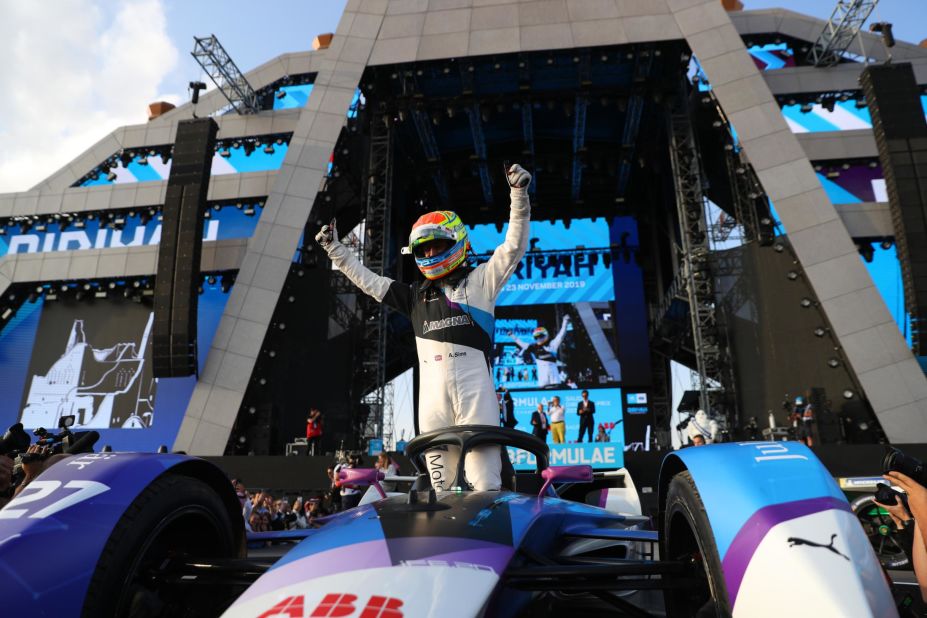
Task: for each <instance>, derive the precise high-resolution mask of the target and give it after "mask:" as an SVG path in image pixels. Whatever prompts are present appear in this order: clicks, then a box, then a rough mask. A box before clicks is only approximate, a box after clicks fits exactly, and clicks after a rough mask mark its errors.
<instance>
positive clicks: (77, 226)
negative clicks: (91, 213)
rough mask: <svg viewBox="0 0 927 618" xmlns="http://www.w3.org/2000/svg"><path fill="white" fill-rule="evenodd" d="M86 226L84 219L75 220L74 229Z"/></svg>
mask: <svg viewBox="0 0 927 618" xmlns="http://www.w3.org/2000/svg"><path fill="white" fill-rule="evenodd" d="M85 227H87V224H86V223H84V221H83V220H81V219H78V220H77V221H75V222H74V229H77V230H82V229H84V228H85Z"/></svg>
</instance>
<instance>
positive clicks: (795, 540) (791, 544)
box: [788, 534, 850, 560]
mask: <svg viewBox="0 0 927 618" xmlns="http://www.w3.org/2000/svg"><path fill="white" fill-rule="evenodd" d="M836 539H837V535H836V534H832V535H830V543H828V544H827V545H822V544H821V543H815V542H814V541H809V540H807V539H800V538H798V537H797V536H790V537H789V538H788V541H789V547H795V546H796V545H808V546H810V547H823V548H824V549H826V550H827V551H831V552H834V553H835V554H837V555H838V556H840V557H842V558H843V559H844V560H849V559H850V557H849V556H847V555H846V554H844V553H841V551H840V550H839V549H837V548H836V547H834V541H835V540H836Z"/></svg>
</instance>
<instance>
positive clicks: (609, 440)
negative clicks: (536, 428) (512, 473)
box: [510, 388, 625, 470]
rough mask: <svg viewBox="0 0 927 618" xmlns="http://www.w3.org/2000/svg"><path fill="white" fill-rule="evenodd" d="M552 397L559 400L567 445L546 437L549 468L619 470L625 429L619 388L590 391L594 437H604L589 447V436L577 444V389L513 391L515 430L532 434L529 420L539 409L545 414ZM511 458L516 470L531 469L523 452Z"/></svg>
mask: <svg viewBox="0 0 927 618" xmlns="http://www.w3.org/2000/svg"><path fill="white" fill-rule="evenodd" d="M553 397H559V398H560V405H561V406H563V409H564V412H565V415H564V422H565V424H566V442H565V443H563V444H554V443H553V435H552V434H548V435H547V444H548V446H549V447H550V457H551V465H579V464H589V465H591V466H592V467H593V468H619V467H621V466H622V465H623V457H624V444H625V437H624V425H623V421H622V409H621V389H620V388H599V389H589V399H590V400H591V401H593V402H595V409H596V412H595V416H594V417H593V420H594V428H593V436H594V437H595V436H598V435H600V433H601V434H604V437H603V439H602V441H600V442H594V443H590V442H589V440H588V436H586V437H584V439H583V440H584V441H583V442H582V443H580V442H579V418H580V417H579V415H578V414H577V413H576V411H577V406H578V405H579V402H580V401H582V396H581V391H579V390H576V389H559V390H530V391H517V392H516V391H512V399H513V401H514V403H515V418H516V420H517V421H518V424H517V425H516V426H515V428H516V429H521V430H522V431H526V432H529V433H530V432H531V430H532V425H531V416H532V413H533V412H535V411H536V410H537V407H538V405H540V406H541V408H542V409H543V410H544V411H545V412H546V411H547V410H548V408H549V404H550V402H551V400H552V399H553ZM510 451H512V452H511V454H510V457H511V459H512V463H513V465H514V466H515V469H516V470H526V469H530V468H532V467H533V466H534V458H533V457H531V456H530V455H529V454H528V453H526V452H524V451H518V450H516V449H510Z"/></svg>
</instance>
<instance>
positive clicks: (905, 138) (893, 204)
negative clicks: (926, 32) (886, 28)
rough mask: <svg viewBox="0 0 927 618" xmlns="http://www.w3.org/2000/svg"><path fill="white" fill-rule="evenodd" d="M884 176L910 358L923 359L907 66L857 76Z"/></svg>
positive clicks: (923, 232) (921, 198) (919, 145)
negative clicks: (907, 324)
mask: <svg viewBox="0 0 927 618" xmlns="http://www.w3.org/2000/svg"><path fill="white" fill-rule="evenodd" d="M860 84H861V85H862V88H863V94H864V95H865V97H866V103H867V104H868V106H869V113H870V115H871V116H872V128H873V132H874V133H875V139H876V145H877V146H878V148H879V161H880V162H881V164H882V170H883V173H884V175H885V188H886V190H887V192H888V199H889V207H890V212H891V214H892V224H893V227H894V231H895V246H896V247H897V249H898V259H899V261H900V262H901V274H902V281H903V283H904V301H905V309H906V310H907V311H908V313H909V314H910V316H911V335H912V344H913V346H912V347H913V349H914V353H915V354H917V355H918V356H921V355H924V354H927V332H925V338H923V339H922V338H921V336H920V323H921V321H924V320H927V121H925V120H924V110H923V109H922V108H921V99H920V94H921V93H920V87H919V86H918V85H917V80H916V79H915V78H914V70H913V68H912V66H911V64H910V63H907V62H905V63H898V64H883V65H869V66H867V67H866V68H865V69H863V72H862V74H861V76H860Z"/></svg>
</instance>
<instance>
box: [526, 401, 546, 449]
mask: <svg viewBox="0 0 927 618" xmlns="http://www.w3.org/2000/svg"><path fill="white" fill-rule="evenodd" d="M549 430H550V419H549V418H548V417H547V412H545V411H544V404H543V403H539V404H538V409H537V410H535V411H534V412H532V413H531V433H532V434H533V435H534V437H535V438H538V439H539V440H540V441H541V442H547V432H548V431H549Z"/></svg>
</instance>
